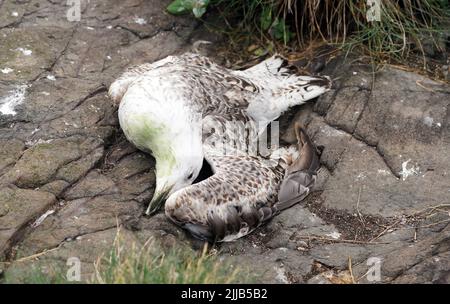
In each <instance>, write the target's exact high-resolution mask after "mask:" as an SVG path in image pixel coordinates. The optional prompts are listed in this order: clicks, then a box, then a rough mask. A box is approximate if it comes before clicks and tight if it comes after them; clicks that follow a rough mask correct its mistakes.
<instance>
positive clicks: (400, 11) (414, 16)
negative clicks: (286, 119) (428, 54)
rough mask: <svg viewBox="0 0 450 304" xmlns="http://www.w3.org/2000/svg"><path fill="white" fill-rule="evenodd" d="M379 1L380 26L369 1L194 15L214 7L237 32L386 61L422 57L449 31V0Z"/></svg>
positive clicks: (243, 4)
mask: <svg viewBox="0 0 450 304" xmlns="http://www.w3.org/2000/svg"><path fill="white" fill-rule="evenodd" d="M185 1H186V0H185ZM379 1H380V2H379V4H380V6H379V9H380V11H379V14H380V19H379V21H373V20H370V18H368V16H367V15H368V11H369V10H370V7H369V5H368V1H367V0H340V1H335V0H321V1H318V0H242V1H239V0H212V1H207V2H204V5H202V10H201V12H202V13H201V14H196V15H197V16H201V15H203V13H204V12H205V11H206V8H207V7H208V6H210V7H214V8H218V9H219V11H220V12H221V15H222V16H223V17H224V18H226V19H227V20H232V21H235V22H227V24H228V25H230V26H231V27H233V30H234V29H236V28H237V29H240V31H242V32H246V33H249V34H251V35H253V36H254V37H259V39H261V38H262V40H270V39H272V40H276V41H281V42H283V43H284V44H285V45H286V44H288V43H291V44H292V43H294V42H296V44H297V45H298V46H300V47H305V46H307V45H309V44H310V42H311V41H313V40H317V39H321V40H323V41H324V42H326V43H331V44H335V45H337V46H340V47H343V48H347V49H354V48H362V49H364V50H367V51H368V52H369V53H370V55H372V56H373V57H377V58H383V59H386V58H395V59H402V58H406V57H407V56H408V55H409V54H410V51H411V50H414V51H418V52H423V47H422V42H423V41H424V40H426V41H430V40H431V42H432V43H435V42H436V41H435V39H436V37H437V36H438V34H439V33H440V32H442V30H443V29H444V28H445V26H446V27H447V30H448V25H449V15H450V7H449V3H448V0H379ZM180 2H183V0H176V1H174V2H173V3H180ZM188 2H189V1H188ZM202 3H203V2H202ZM171 5H172V4H171ZM191 7H192V6H189V5H188V6H187V8H188V9H186V10H184V11H185V12H186V11H188V10H190V9H191ZM169 11H171V10H169ZM294 37H295V38H296V39H295V40H294V39H293V38H294ZM435 44H436V46H437V47H439V46H438V44H437V43H435Z"/></svg>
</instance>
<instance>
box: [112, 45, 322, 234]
mask: <svg viewBox="0 0 450 304" xmlns="http://www.w3.org/2000/svg"><path fill="white" fill-rule="evenodd" d="M330 88H331V81H330V79H329V78H328V77H326V76H325V77H322V76H304V75H298V74H297V73H296V72H294V71H293V69H292V68H291V67H290V66H289V65H288V64H287V62H286V61H285V60H284V59H282V58H281V57H279V56H273V57H271V58H269V59H266V60H264V61H263V62H261V63H259V64H258V65H256V66H254V67H252V68H250V69H247V70H243V71H235V70H230V69H227V68H224V67H222V66H219V65H217V64H215V63H213V62H212V61H211V60H209V59H208V58H206V57H204V56H201V55H198V54H194V53H185V54H183V55H180V56H169V57H166V58H164V59H162V60H159V61H157V62H154V63H151V64H143V65H140V66H137V67H134V68H131V69H129V70H128V71H126V72H125V73H124V74H123V75H122V76H120V77H119V78H118V79H117V80H116V81H114V82H113V83H112V85H111V87H110V89H109V94H110V96H111V98H112V99H113V101H114V102H116V103H119V122H120V126H121V128H122V130H123V131H124V134H125V136H126V137H127V139H128V140H129V141H130V142H132V143H133V144H134V145H135V146H136V147H138V148H139V149H141V150H143V151H146V152H149V153H151V154H152V155H153V156H154V158H155V160H156V172H155V174H156V189H155V193H154V195H153V198H152V200H151V202H150V204H149V206H148V209H147V211H146V214H153V213H155V212H157V211H158V210H159V209H161V208H162V207H163V206H165V212H166V215H167V216H168V217H169V218H170V219H171V220H172V221H173V222H174V223H176V224H178V225H180V226H181V227H183V228H185V229H187V230H188V231H189V232H191V233H192V234H193V235H194V236H195V237H197V238H200V239H204V240H209V241H231V240H234V239H237V238H239V237H241V236H243V235H246V234H248V233H249V232H251V231H252V230H253V229H254V228H256V227H258V226H259V225H261V224H262V223H264V222H265V221H267V220H268V219H269V218H271V217H273V215H274V214H276V213H277V212H278V211H279V210H281V209H285V208H287V207H288V206H291V205H293V204H295V203H297V202H298V201H300V200H301V199H303V198H304V197H305V196H306V195H307V194H308V192H309V189H310V187H311V186H312V185H313V183H314V180H315V172H316V170H317V167H318V161H317V155H316V154H315V148H313V145H312V143H311V141H310V140H309V138H308V136H307V135H306V133H305V132H304V131H303V129H302V128H300V127H299V126H296V135H297V140H298V142H299V147H300V146H301V149H298V148H299V147H289V148H281V149H278V150H277V151H275V152H276V154H277V156H278V157H277V158H275V157H274V154H273V153H272V155H269V156H265V157H263V156H252V155H248V154H246V151H245V149H244V150H242V151H237V152H238V153H232V154H223V153H221V152H222V151H219V150H218V149H216V147H214V146H212V145H210V144H209V143H208V141H207V140H206V139H207V138H208V137H210V136H211V130H213V131H212V132H213V133H214V132H215V131H216V130H219V129H222V130H225V134H226V132H227V126H228V123H230V122H234V123H236V122H242V123H245V124H248V123H250V125H251V126H253V128H254V130H253V131H254V132H250V133H249V134H257V135H255V136H258V134H261V132H262V131H263V130H264V129H266V127H267V125H268V124H269V123H270V122H272V121H274V120H275V119H277V118H278V117H279V116H280V115H281V114H282V113H283V112H285V111H286V110H287V109H289V108H290V107H292V106H296V105H300V104H303V103H305V102H306V101H307V100H309V99H312V98H315V97H317V96H319V95H321V94H323V93H324V92H326V91H328V90H329V89H330ZM205 126H207V128H205ZM205 130H208V131H205ZM216 135H217V134H216ZM221 136H222V133H221ZM241 140H243V141H247V140H248V139H246V138H244V139H241ZM238 149H239V148H238ZM205 167H207V168H208V169H209V171H210V173H209V174H208V175H207V178H206V179H204V180H202V179H203V178H202V175H203V173H204V171H205Z"/></svg>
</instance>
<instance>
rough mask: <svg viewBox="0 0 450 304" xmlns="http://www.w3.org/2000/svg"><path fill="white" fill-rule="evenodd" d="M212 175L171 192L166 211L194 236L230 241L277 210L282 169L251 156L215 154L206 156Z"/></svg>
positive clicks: (249, 230) (265, 219)
mask: <svg viewBox="0 0 450 304" xmlns="http://www.w3.org/2000/svg"><path fill="white" fill-rule="evenodd" d="M209 161H210V162H211V163H212V164H213V166H214V169H215V173H214V175H213V176H211V177H209V178H208V179H206V180H204V181H202V182H200V183H197V184H194V185H191V186H190V187H187V188H184V189H182V190H180V191H178V192H176V193H174V194H172V195H171V196H170V197H169V199H168V200H167V201H166V205H165V210H166V215H167V216H168V217H169V218H170V219H171V220H172V221H173V222H175V223H176V224H178V225H180V226H181V227H183V228H185V229H187V230H188V231H189V232H190V233H191V234H193V235H194V236H195V237H197V238H200V239H204V240H208V241H230V240H233V239H236V238H239V237H241V236H243V235H246V234H248V233H249V232H251V231H252V230H254V229H255V228H257V227H258V226H260V225H261V224H262V223H264V222H265V221H267V220H268V219H270V218H271V217H272V216H273V215H274V213H275V212H276V210H275V209H274V208H273V206H274V204H275V203H276V201H277V193H278V189H279V185H280V183H281V180H282V178H283V175H284V169H283V168H282V167H281V166H279V165H275V166H273V165H272V164H273V163H272V164H270V163H269V162H268V161H267V160H265V159H262V158H258V157H251V156H218V157H212V158H211V159H210V160H209Z"/></svg>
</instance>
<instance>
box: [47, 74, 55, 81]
mask: <svg viewBox="0 0 450 304" xmlns="http://www.w3.org/2000/svg"><path fill="white" fill-rule="evenodd" d="M47 79H48V80H51V81H55V80H56V77H55V76H53V75H48V76H47Z"/></svg>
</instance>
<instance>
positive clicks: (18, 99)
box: [0, 85, 28, 115]
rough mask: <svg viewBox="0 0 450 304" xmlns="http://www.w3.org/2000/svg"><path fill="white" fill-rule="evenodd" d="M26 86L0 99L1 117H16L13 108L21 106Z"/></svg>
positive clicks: (17, 88) (21, 86) (19, 87)
mask: <svg viewBox="0 0 450 304" xmlns="http://www.w3.org/2000/svg"><path fill="white" fill-rule="evenodd" d="M27 88H28V86H27V85H20V86H18V87H16V89H14V90H12V91H10V94H9V95H8V96H6V97H0V113H1V114H3V115H16V114H17V112H16V111H15V110H14V109H15V107H16V106H17V105H19V104H21V103H22V102H23V101H24V99H25V93H26V90H27Z"/></svg>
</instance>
